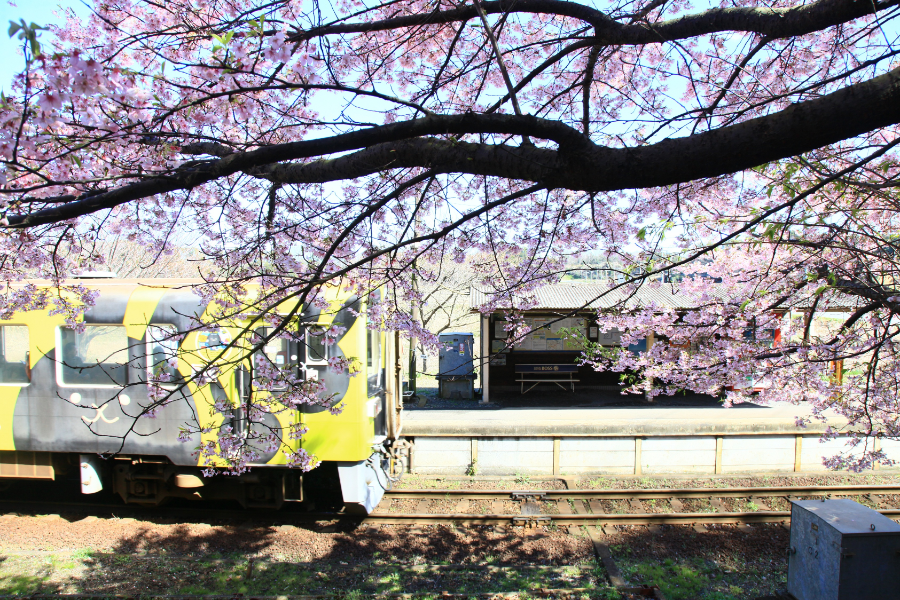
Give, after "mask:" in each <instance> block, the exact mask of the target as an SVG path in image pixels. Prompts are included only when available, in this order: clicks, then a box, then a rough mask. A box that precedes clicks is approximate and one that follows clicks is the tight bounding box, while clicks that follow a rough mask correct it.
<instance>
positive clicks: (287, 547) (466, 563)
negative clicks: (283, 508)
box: [0, 474, 900, 600]
mask: <svg viewBox="0 0 900 600" xmlns="http://www.w3.org/2000/svg"><path fill="white" fill-rule="evenodd" d="M848 478H849V479H848ZM897 481H898V478H897V476H896V475H879V476H872V475H868V476H862V477H850V476H845V475H838V474H829V475H821V476H807V475H804V476H778V477H743V478H724V477H722V478H702V479H701V478H693V479H687V478H679V479H673V478H668V479H651V478H594V479H588V480H583V481H578V482H574V483H575V484H577V485H578V487H585V488H588V487H593V488H601V487H602V488H608V489H609V488H611V489H621V488H633V487H642V488H656V487H670V488H675V487H711V488H715V487H733V486H735V487H736V486H763V485H795V486H796V485H829V484H831V485H836V484H842V483H857V484H863V483H865V484H878V483H882V484H887V483H897ZM569 483H570V484H572V483H573V482H569ZM403 486H404V487H412V488H429V489H440V488H450V487H456V489H463V488H475V489H497V488H500V487H503V488H505V489H510V488H518V489H535V488H543V489H563V488H564V487H565V483H564V482H562V481H559V480H545V481H533V480H530V479H527V480H526V479H522V478H520V480H516V479H514V478H509V479H503V480H497V479H493V480H489V479H485V478H481V479H479V478H475V479H470V480H460V479H444V480H425V479H416V478H410V479H407V480H405V481H404V483H403ZM860 500H861V501H862V502H863V503H867V502H871V501H870V500H869V499H868V498H865V497H863V498H860ZM891 500H892V501H895V500H900V498H892V499H891ZM398 502H400V501H394V502H393V503H392V504H390V505H386V506H384V507H382V510H385V511H398V510H408V509H409V507H407V506H403V505H402V504H401V503H398ZM441 502H442V501H433V502H432V504H431V505H430V506H429V508H428V510H429V511H432V512H438V511H443V510H445V509H446V508H447V507H444V506H442V505H441ZM604 502H606V501H604ZM616 502H617V501H609V502H608V504H609V506H604V509H605V510H607V511H610V512H621V511H624V510H627V507H626V506H624V505H623V506H619V505H618V504H617V503H616ZM685 502H686V504H685V507H684V510H688V509H690V510H698V511H703V510H712V508H710V507H704V506H702V502H704V501H703V500H697V501H685ZM691 502H696V503H697V506H694V505H693V504H691V505H690V506H688V503H691ZM706 502H708V501H706ZM746 503H747V500H746V499H740V498H738V499H727V500H726V504H727V505H728V506H729V508H733V509H748V508H749V509H752V507H748V506H745V505H746ZM775 503H776V501H774V500H773V502H772V503H770V504H771V508H773V509H775V510H779V509H784V508H785V507H782V506H781V505H778V506H775V505H774V504H775ZM395 505H396V506H395ZM644 505H645V507H646V508H647V510H649V511H651V512H660V511H664V510H668V506H667V501H659V503H657V504H651V503H650V501H645V502H644ZM732 505H733V506H732ZM477 508H478V507H475V506H473V507H471V509H470V510H473V511H474V510H476V509H477ZM482 508H484V509H485V510H486V509H487V508H494V507H493V506H488V505H486V506H484V507H482ZM500 508H502V509H508V510H510V511H511V512H515V511H516V510H517V505H515V506H514V505H513V504H512V503H510V505H509V506H506V505H505V504H504V505H503V506H501V507H500ZM544 508H545V510H547V511H548V512H550V511H552V510H553V507H552V506H550V505H548V506H546V507H544ZM252 518H253V514H252V512H248V518H247V520H246V521H243V522H208V523H200V522H190V523H189V522H177V521H176V520H175V519H172V518H167V517H166V514H165V509H164V508H162V509H160V511H159V516H158V517H154V518H152V519H149V518H148V519H145V520H138V519H132V518H98V517H95V516H90V515H85V514H84V513H75V512H73V513H72V514H60V515H36V514H21V515H4V516H2V517H0V595H5V594H13V595H28V594H34V593H92V594H130V595H134V594H142V595H154V594H244V595H281V594H322V593H338V594H341V595H345V596H347V597H362V596H363V595H367V594H383V593H391V592H393V593H398V592H402V593H416V594H424V595H425V596H426V597H427V596H432V597H437V596H438V595H439V594H440V593H441V592H444V591H446V592H451V593H463V594H475V593H488V592H490V593H494V592H517V593H519V595H520V596H521V597H523V598H524V597H528V596H529V595H530V596H536V595H540V590H542V589H577V590H581V591H580V592H579V595H581V596H584V597H591V598H618V597H620V596H619V595H617V592H616V590H614V589H613V588H610V587H609V585H608V579H607V576H606V574H605V571H604V569H603V568H602V567H601V566H599V565H598V563H597V561H596V560H595V558H594V546H593V544H592V542H591V539H590V538H589V537H588V536H587V532H586V530H584V529H583V528H576V527H573V528H565V527H557V526H554V525H549V526H546V527H542V528H536V529H523V528H508V529H507V528H495V527H470V528H466V529H460V528H454V527H448V526H434V527H432V526H426V527H421V528H416V529H411V528H409V527H400V526H380V527H359V528H356V527H354V526H352V525H344V524H335V523H318V524H316V525H310V526H304V527H298V526H289V525H279V526H271V525H266V524H262V523H260V522H255V523H254V521H253V520H252ZM707 529H708V530H707V531H705V532H698V531H696V530H695V529H694V528H693V527H690V526H663V527H660V528H658V529H657V530H656V531H650V530H649V529H648V528H646V527H638V526H619V527H613V528H610V527H607V528H606V530H605V532H604V535H603V536H602V538H601V539H602V541H603V543H605V544H607V545H608V546H609V548H610V549H611V553H612V555H613V557H614V559H615V561H616V563H617V565H618V566H619V568H620V570H621V571H622V574H623V575H624V577H625V578H626V580H627V582H628V583H629V584H630V585H640V584H655V585H659V586H660V587H661V589H662V590H663V592H664V594H665V597H666V598H668V599H669V600H679V599H680V600H693V599H697V600H752V599H755V598H759V597H761V596H765V595H768V594H773V593H775V592H776V591H777V590H779V589H781V588H783V587H784V585H785V581H786V575H787V572H786V569H787V561H786V554H785V552H786V550H787V547H788V545H789V538H790V532H789V530H788V529H786V528H784V527H782V526H780V525H754V526H749V527H738V526H730V525H728V526H726V525H723V526H707Z"/></svg>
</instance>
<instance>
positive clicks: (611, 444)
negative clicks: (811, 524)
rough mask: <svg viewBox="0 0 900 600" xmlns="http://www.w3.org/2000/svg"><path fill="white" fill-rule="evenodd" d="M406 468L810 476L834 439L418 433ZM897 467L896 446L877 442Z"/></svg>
mask: <svg viewBox="0 0 900 600" xmlns="http://www.w3.org/2000/svg"><path fill="white" fill-rule="evenodd" d="M410 439H411V441H412V442H413V451H412V457H411V460H410V470H411V471H413V472H415V473H420V474H424V475H467V474H468V475H471V474H473V473H474V474H478V475H559V476H564V475H578V474H610V475H626V474H637V475H653V474H660V475H663V474H676V473H681V474H698V475H701V474H710V475H711V474H729V473H735V474H738V473H741V474H745V473H772V472H816V471H823V470H825V467H824V465H823V464H822V459H823V457H828V456H833V455H835V454H837V453H839V452H840V451H841V450H842V449H843V448H844V444H845V441H844V440H843V439H841V438H839V439H836V440H831V441H829V442H826V443H820V442H819V437H818V436H816V435H786V434H785V435H733V436H697V437H689V436H681V437H679V436H655V437H526V436H521V437H513V436H504V437H463V436H417V437H414V438H410ZM882 449H883V450H884V452H885V453H886V454H887V456H888V458H891V459H893V460H896V461H898V465H896V466H893V467H892V466H887V465H879V468H881V469H885V470H887V469H892V470H893V469H897V468H898V467H900V442H892V441H885V442H882Z"/></svg>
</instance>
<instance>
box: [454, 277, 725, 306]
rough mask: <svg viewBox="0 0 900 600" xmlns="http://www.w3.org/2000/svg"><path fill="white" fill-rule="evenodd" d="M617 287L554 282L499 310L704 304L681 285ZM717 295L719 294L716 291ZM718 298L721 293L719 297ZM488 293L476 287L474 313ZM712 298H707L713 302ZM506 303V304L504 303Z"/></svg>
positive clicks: (484, 301) (472, 297) (473, 297)
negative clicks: (631, 291) (630, 288)
mask: <svg viewBox="0 0 900 600" xmlns="http://www.w3.org/2000/svg"><path fill="white" fill-rule="evenodd" d="M613 288H615V285H614V284H610V283H599V282H590V283H588V282H585V283H572V282H562V283H551V284H548V285H545V286H543V287H539V288H537V289H535V290H534V291H533V292H530V293H522V294H519V295H516V296H515V298H514V301H513V302H508V303H506V305H498V306H497V308H498V309H504V308H511V306H510V305H511V304H515V305H516V306H518V307H522V306H527V307H528V308H527V309H525V310H574V309H579V308H583V309H586V310H598V309H604V308H614V307H622V306H624V307H626V308H641V307H649V306H654V307H657V308H661V309H662V308H671V309H674V310H688V309H691V308H696V307H697V306H700V305H701V304H703V302H704V299H703V298H701V297H700V296H699V294H689V293H686V292H684V291H681V290H679V289H678V288H679V286H678V284H673V283H660V282H650V283H647V284H645V285H643V286H641V287H640V288H638V290H637V291H635V292H633V293H629V292H628V291H627V290H626V289H625V288H618V289H613ZM713 293H714V294H715V292H713ZM715 295H716V296H718V294H715ZM489 300H490V299H489V296H488V294H487V293H485V291H484V290H481V289H479V288H476V287H472V291H471V295H470V306H471V308H472V310H473V311H477V310H479V308H480V307H482V306H484V305H485V304H487V303H488V302H489ZM709 300H710V299H706V301H709ZM501 304H503V303H501Z"/></svg>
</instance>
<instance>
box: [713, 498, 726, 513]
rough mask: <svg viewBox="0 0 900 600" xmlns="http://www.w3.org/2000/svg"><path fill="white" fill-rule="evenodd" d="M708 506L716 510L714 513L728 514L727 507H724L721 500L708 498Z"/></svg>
mask: <svg viewBox="0 0 900 600" xmlns="http://www.w3.org/2000/svg"><path fill="white" fill-rule="evenodd" d="M709 505H710V506H712V507H713V508H714V509H716V512H720V513H724V512H728V507H727V506H725V503H724V502H722V499H721V498H710V499H709Z"/></svg>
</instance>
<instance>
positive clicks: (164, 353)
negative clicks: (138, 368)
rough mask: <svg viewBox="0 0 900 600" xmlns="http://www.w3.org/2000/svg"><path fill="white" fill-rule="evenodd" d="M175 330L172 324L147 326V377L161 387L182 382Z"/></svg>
mask: <svg viewBox="0 0 900 600" xmlns="http://www.w3.org/2000/svg"><path fill="white" fill-rule="evenodd" d="M176 335H177V331H176V329H175V326H174V325H150V326H149V327H147V336H146V339H147V377H148V378H149V381H152V382H153V383H156V384H158V385H162V386H163V387H168V386H174V385H178V384H180V383H183V382H184V378H183V377H182V375H181V373H180V372H179V371H178V345H179V339H178V338H177V337H176Z"/></svg>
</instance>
